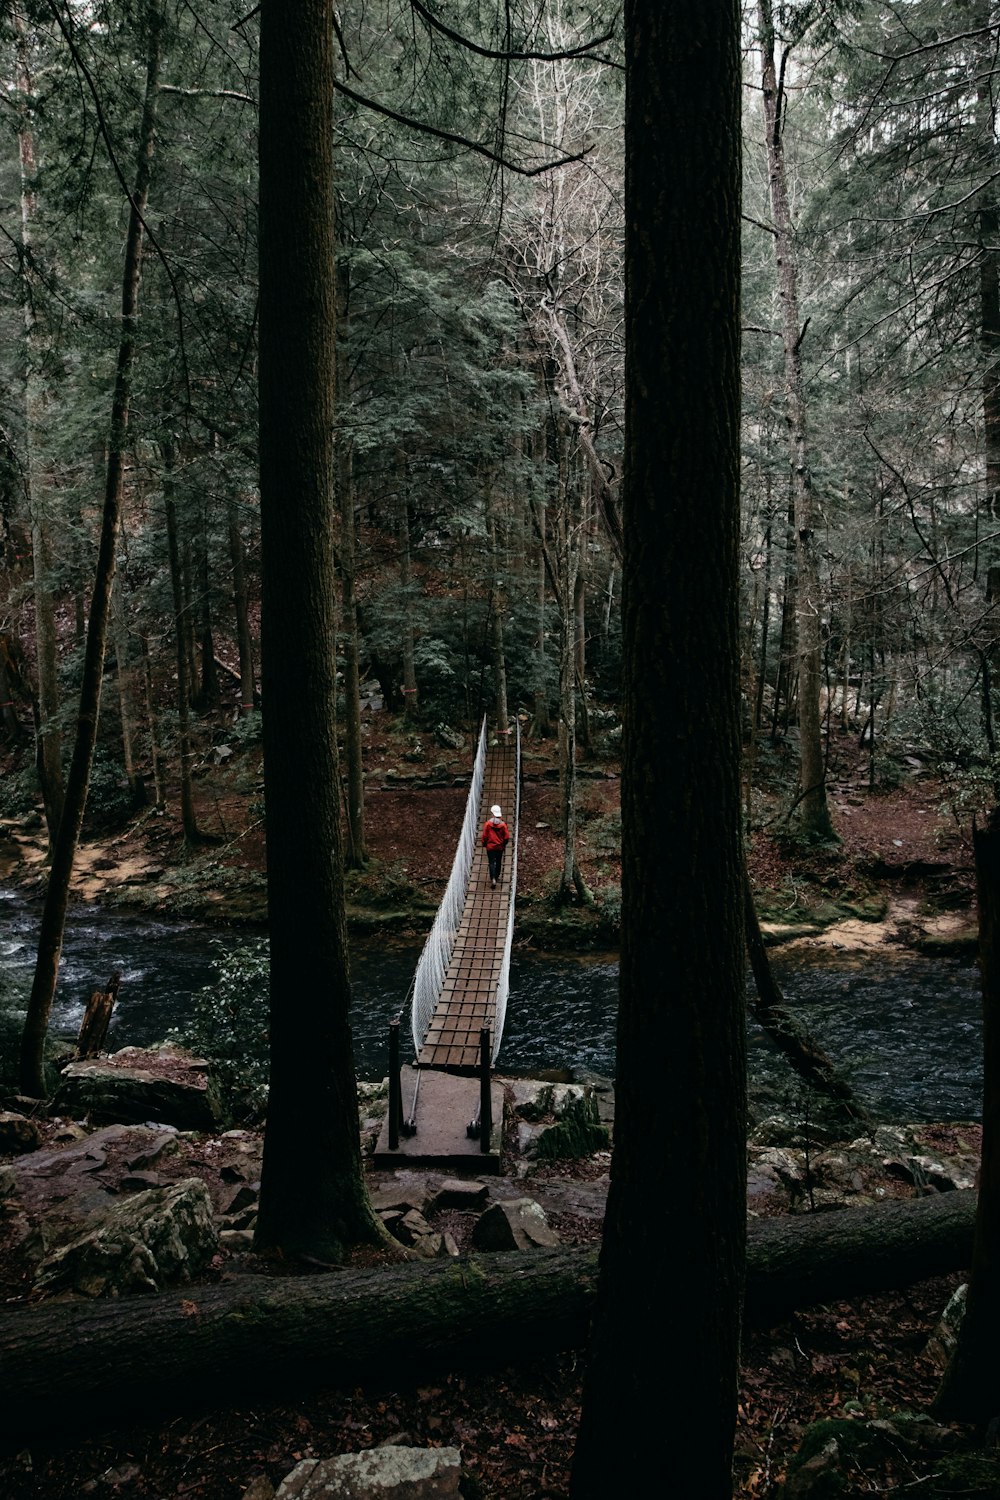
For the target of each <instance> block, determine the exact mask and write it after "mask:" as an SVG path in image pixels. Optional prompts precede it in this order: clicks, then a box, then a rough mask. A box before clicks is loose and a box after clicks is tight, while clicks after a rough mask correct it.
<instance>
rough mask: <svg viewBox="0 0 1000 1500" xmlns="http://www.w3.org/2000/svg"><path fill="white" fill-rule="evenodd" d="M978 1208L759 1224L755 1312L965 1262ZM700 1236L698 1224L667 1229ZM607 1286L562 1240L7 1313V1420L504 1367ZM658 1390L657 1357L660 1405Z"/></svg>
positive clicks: (542, 1344) (588, 1307)
mask: <svg viewBox="0 0 1000 1500" xmlns="http://www.w3.org/2000/svg"><path fill="white" fill-rule="evenodd" d="M974 1215H975V1201H974V1194H972V1193H946V1194H941V1195H937V1196H934V1197H929V1198H920V1199H916V1200H913V1201H910V1202H906V1203H884V1204H880V1205H878V1206H877V1207H875V1208H871V1209H857V1210H849V1211H845V1212H843V1213H830V1214H808V1215H803V1216H802V1217H800V1218H791V1219H763V1220H757V1221H754V1222H752V1223H751V1224H750V1226H749V1231H748V1244H747V1319H748V1321H749V1322H753V1323H758V1324H762V1325H767V1324H769V1323H772V1322H775V1321H778V1320H779V1319H781V1318H782V1317H784V1316H786V1315H787V1314H788V1313H790V1312H791V1311H793V1310H794V1309H797V1308H802V1307H807V1306H809V1305H810V1304H813V1303H817V1302H827V1301H831V1300H834V1299H838V1298H841V1297H848V1296H852V1295H861V1294H864V1293H869V1292H876V1291H880V1290H885V1289H887V1288H894V1287H901V1286H906V1285H907V1284H909V1283H911V1282H914V1281H919V1280H923V1279H924V1278H925V1277H928V1276H940V1275H945V1274H948V1273H950V1272H953V1271H959V1270H962V1269H964V1267H965V1266H966V1265H967V1264H968V1259H969V1255H970V1252H971V1246H972V1224H973V1219H974ZM692 1233H694V1237H695V1238H697V1234H696V1230H695V1226H694V1225H693V1224H692V1221H691V1219H690V1217H688V1218H686V1219H685V1220H684V1221H682V1222H678V1223H677V1224H676V1225H675V1226H674V1228H673V1231H672V1236H673V1237H674V1238H685V1237H687V1236H689V1235H691V1234H692ZM596 1279H597V1252H596V1251H594V1250H591V1249H560V1250H543V1251H528V1252H525V1253H516V1252H511V1253H497V1254H494V1255H478V1256H473V1257H471V1258H469V1259H467V1260H461V1261H458V1262H437V1263H432V1264H426V1263H408V1264H406V1265H401V1266H394V1267H387V1268H382V1269H379V1270H374V1271H369V1270H348V1271H339V1272H336V1273H334V1274H326V1275H310V1276H294V1277H273V1276H240V1277H237V1278H235V1279H234V1280H232V1281H227V1282H222V1283H220V1284H216V1285H211V1286H198V1287H181V1288H178V1289H175V1290H172V1291H169V1292H164V1293H162V1294H161V1295H157V1296H151V1297H130V1298H124V1299H122V1300H113V1301H112V1300H109V1301H103V1302H89V1301H85V1302H46V1303H42V1304H39V1305H36V1306H27V1307H17V1308H6V1309H0V1369H2V1370H3V1372H4V1419H5V1427H6V1430H7V1431H8V1432H9V1433H10V1434H11V1435H12V1436H16V1440H17V1442H18V1444H19V1445H21V1446H23V1444H24V1443H25V1442H26V1441H27V1439H28V1436H29V1435H30V1432H31V1430H32V1429H34V1431H36V1432H37V1431H39V1430H41V1431H42V1432H43V1433H44V1434H46V1435H48V1436H50V1435H51V1425H52V1412H53V1410H58V1411H59V1413H60V1417H59V1420H60V1426H61V1427H63V1426H65V1425H66V1423H67V1422H71V1423H75V1424H81V1425H82V1424H85V1423H97V1424H98V1425H100V1424H105V1425H106V1424H108V1423H110V1422H115V1423H118V1422H120V1421H121V1420H122V1419H123V1417H124V1416H125V1415H127V1414H129V1413H131V1412H136V1411H138V1412H140V1413H144V1414H147V1415H148V1412H149V1411H150V1409H152V1408H153V1407H154V1406H159V1405H161V1404H162V1405H164V1406H167V1407H173V1406H175V1405H180V1404H190V1403H191V1402H192V1401H197V1400H198V1399H199V1398H202V1399H204V1400H206V1401H212V1402H213V1403H215V1404H218V1402H219V1399H220V1395H219V1393H220V1391H222V1392H224V1393H225V1397H226V1399H236V1398H238V1396H239V1395H240V1394H241V1393H242V1392H243V1391H246V1390H247V1389H250V1390H251V1391H252V1393H253V1395H254V1397H255V1398H258V1399H259V1398H260V1397H261V1395H262V1394H263V1391H264V1388H265V1386H266V1385H267V1384H268V1383H269V1384H270V1386H271V1388H272V1389H278V1390H280V1391H282V1392H283V1393H284V1395H285V1396H286V1397H287V1396H288V1394H289V1392H290V1391H291V1390H293V1389H294V1388H295V1387H296V1386H300V1387H301V1386H305V1385H307V1384H309V1383H312V1384H322V1385H325V1386H335V1385H344V1384H348V1385H353V1384H354V1383H356V1382H357V1381H359V1380H361V1379H363V1378H364V1377H365V1376H370V1375H374V1376H375V1377H376V1378H382V1377H384V1376H385V1372H386V1371H387V1370H391V1371H392V1373H393V1378H394V1379H396V1380H397V1381H398V1380H400V1379H402V1378H404V1377H405V1376H406V1375H407V1374H413V1375H414V1376H415V1377H418V1378H422V1379H424V1380H426V1379H427V1378H428V1376H429V1374H430V1373H431V1372H432V1370H433V1369H434V1368H435V1367H437V1368H442V1367H443V1368H446V1369H449V1370H454V1369H455V1368H456V1367H457V1366H458V1365H459V1364H460V1362H461V1361H462V1360H466V1359H469V1360H476V1361H481V1360H482V1359H484V1358H486V1359H491V1360H494V1361H499V1362H503V1363H509V1362H510V1361H511V1360H512V1359H513V1358H515V1357H516V1358H518V1359H520V1358H527V1357H529V1356H531V1355H533V1354H535V1353H537V1352H545V1351H551V1350H553V1349H557V1348H574V1347H576V1348H578V1347H580V1346H581V1345H582V1344H583V1342H584V1340H585V1339H586V1336H587V1326H588V1322H589V1319H590V1316H591V1313H592V1311H593V1307H594V1292H595V1287H596ZM647 1290H648V1288H647ZM668 1290H671V1291H673V1292H674V1293H675V1294H676V1290H677V1289H676V1288H669V1289H668ZM636 1334H637V1330H636V1328H635V1327H632V1328H629V1329H626V1330H624V1335H625V1337H627V1338H630V1339H633V1340H634V1339H635V1338H636ZM512 1341H513V1342H512ZM262 1348H266V1349H267V1360H266V1361H264V1362H262V1361H261V1359H260V1358H259V1354H260V1350H261V1349H262ZM151 1351H153V1352H154V1357H151ZM681 1376H682V1372H679V1373H678V1378H679V1379H680V1378H681ZM663 1383H664V1382H663V1373H662V1368H661V1370H660V1372H659V1374H658V1376H657V1378H656V1379H653V1380H651V1381H650V1385H651V1386H652V1387H653V1390H652V1391H651V1397H650V1399H651V1400H652V1399H655V1392H656V1390H662V1387H663ZM629 1430H631V1429H629ZM636 1446H637V1447H638V1446H639V1445H638V1444H636ZM617 1451H618V1452H619V1458H620V1457H621V1453H620V1449H619V1450H617ZM653 1461H654V1460H653V1459H652V1458H651V1459H650V1462H651V1463H652V1462H653ZM657 1492H658V1491H655V1490H654V1491H650V1492H649V1493H657ZM605 1493H606V1494H614V1493H617V1492H616V1491H614V1490H610V1491H606V1492H605ZM699 1493H700V1491H699Z"/></svg>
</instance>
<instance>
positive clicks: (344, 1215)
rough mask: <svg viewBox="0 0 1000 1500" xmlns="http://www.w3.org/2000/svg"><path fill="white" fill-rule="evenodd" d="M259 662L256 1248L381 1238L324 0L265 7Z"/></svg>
mask: <svg viewBox="0 0 1000 1500" xmlns="http://www.w3.org/2000/svg"><path fill="white" fill-rule="evenodd" d="M260 16H261V43H260V137H259V139H260V495H261V550H262V558H263V591H262V597H261V611H262V622H261V653H262V654H261V677H262V702H263V730H264V797H265V807H266V813H267V889H268V910H269V925H270V935H271V978H270V1034H271V1075H270V1097H269V1102H268V1108H267V1125H266V1129H265V1132H264V1160H263V1170H262V1177H261V1189H260V1213H259V1217H258V1220H257V1231H256V1244H257V1247H258V1249H262V1250H273V1251H278V1252H280V1253H282V1254H284V1255H298V1254H301V1255H307V1256H313V1257H316V1258H319V1259H321V1260H326V1261H331V1260H335V1259H338V1258H340V1257H341V1256H342V1255H343V1253H344V1248H345V1246H346V1245H350V1244H354V1243H357V1242H359V1241H362V1240H372V1241H375V1240H378V1239H380V1238H381V1236H382V1234H383V1230H382V1226H381V1224H380V1223H379V1222H378V1221H377V1220H376V1218H375V1216H374V1214H373V1213H372V1209H371V1205H370V1203H369V1201H368V1194H367V1192H366V1190H365V1184H364V1179H363V1176H362V1167H361V1147H360V1141H359V1137H358V1119H357V1083H356V1079H355V1074H354V1058H353V1052H352V1043H351V1025H350V1001H351V986H350V973H349V968H348V954H347V932H346V925H345V919H344V883H343V856H342V852H341V823H340V776H339V767H338V757H337V732H336V712H335V710H336V701H337V663H336V650H335V643H336V627H337V609H336V575H335V568H334V546H335V539H336V518H335V506H334V495H333V473H334V452H333V433H334V425H335V423H334V416H335V402H334V382H335V363H336V330H337V293H336V244H335V239H334V191H333V180H334V179H333V139H334V122H333V98H334V90H333V80H334V62H333V47H334V42H335V26H334V19H335V18H334V14H333V0H263V3H262V5H261V8H260Z"/></svg>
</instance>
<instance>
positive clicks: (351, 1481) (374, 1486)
mask: <svg viewBox="0 0 1000 1500" xmlns="http://www.w3.org/2000/svg"><path fill="white" fill-rule="evenodd" d="M461 1478H462V1455H461V1452H460V1451H459V1449H458V1448H402V1447H398V1448H397V1447H391V1446H390V1447H384V1448H369V1449H367V1450H366V1451H365V1452H363V1453H343V1454H341V1455H340V1457H339V1458H306V1459H303V1460H302V1462H301V1463H300V1464H296V1466H295V1468H294V1469H293V1470H292V1472H291V1473H290V1474H288V1475H286V1477H285V1478H284V1479H283V1480H282V1481H281V1483H280V1484H279V1486H278V1489H277V1493H276V1495H275V1500H451V1497H452V1496H454V1497H456V1500H457V1497H458V1496H460V1495H461V1493H462V1492H461V1490H460V1488H459V1484H460V1481H461Z"/></svg>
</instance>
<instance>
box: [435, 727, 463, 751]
mask: <svg viewBox="0 0 1000 1500" xmlns="http://www.w3.org/2000/svg"><path fill="white" fill-rule="evenodd" d="M434 732H435V734H436V735H437V739H438V744H439V745H442V746H443V747H444V748H445V750H464V749H465V735H464V734H461V733H460V732H459V731H458V730H457V729H452V728H450V726H449V725H447V724H439V725H438V726H437V729H436V730H435V731H434Z"/></svg>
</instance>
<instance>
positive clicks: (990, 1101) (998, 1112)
mask: <svg viewBox="0 0 1000 1500" xmlns="http://www.w3.org/2000/svg"><path fill="white" fill-rule="evenodd" d="M974 844H975V856H976V896H977V900H978V904H979V967H980V972H981V974H982V985H983V1144H982V1160H981V1165H980V1172H979V1208H978V1212H977V1215H976V1237H975V1245H974V1248H973V1253H972V1275H971V1278H970V1280H969V1296H968V1301H967V1303H966V1308H965V1316H964V1318H963V1319H962V1326H961V1328H960V1330H959V1337H958V1346H957V1348H956V1350H955V1353H954V1355H953V1356H952V1359H951V1362H950V1363H949V1366H948V1369H947V1370H946V1371H945V1376H944V1380H943V1381H942V1384H941V1389H940V1390H939V1391H938V1394H937V1397H936V1400H935V1403H934V1404H935V1410H936V1412H937V1413H938V1415H939V1416H941V1417H943V1418H944V1419H945V1420H950V1421H958V1422H977V1423H985V1422H988V1421H989V1420H990V1419H991V1418H993V1417H995V1416H998V1415H1000V1370H998V1366H997V1357H996V1356H997V1347H998V1345H1000V812H997V811H994V813H993V815H992V817H991V818H990V821H989V823H988V824H987V826H986V827H985V828H982V829H979V828H977V829H975V831H974Z"/></svg>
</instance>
